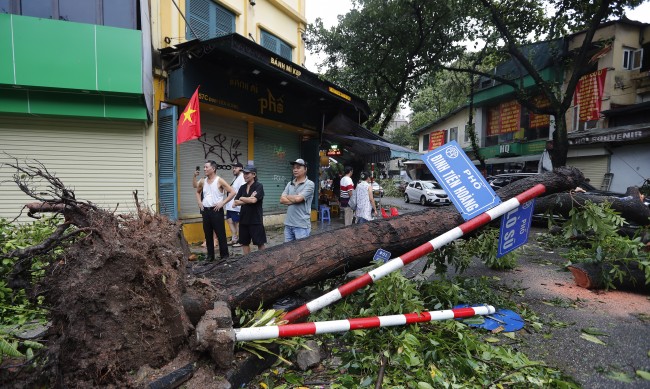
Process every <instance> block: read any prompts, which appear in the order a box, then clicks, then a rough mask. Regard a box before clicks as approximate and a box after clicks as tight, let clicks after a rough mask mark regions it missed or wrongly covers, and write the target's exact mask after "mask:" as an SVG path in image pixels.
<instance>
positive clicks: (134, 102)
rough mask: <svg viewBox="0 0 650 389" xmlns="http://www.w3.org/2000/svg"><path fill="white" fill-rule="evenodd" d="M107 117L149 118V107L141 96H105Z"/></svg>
mask: <svg viewBox="0 0 650 389" xmlns="http://www.w3.org/2000/svg"><path fill="white" fill-rule="evenodd" d="M104 103H105V104H106V112H105V115H106V117H107V118H122V119H137V120H147V109H146V107H145V105H144V101H143V100H142V98H140V97H121V96H119V97H118V96H104Z"/></svg>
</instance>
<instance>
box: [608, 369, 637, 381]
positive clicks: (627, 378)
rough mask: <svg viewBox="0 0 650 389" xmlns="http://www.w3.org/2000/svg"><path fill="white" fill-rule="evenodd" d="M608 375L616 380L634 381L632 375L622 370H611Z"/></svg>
mask: <svg viewBox="0 0 650 389" xmlns="http://www.w3.org/2000/svg"><path fill="white" fill-rule="evenodd" d="M607 377H609V378H611V379H613V380H616V381H621V382H627V383H630V382H633V381H634V379H633V378H632V377H630V376H629V375H627V374H626V373H624V372H622V371H610V372H609V373H607Z"/></svg>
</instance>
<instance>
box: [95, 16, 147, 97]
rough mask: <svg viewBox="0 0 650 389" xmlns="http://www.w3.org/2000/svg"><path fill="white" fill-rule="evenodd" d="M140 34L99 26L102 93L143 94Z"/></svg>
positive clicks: (98, 67)
mask: <svg viewBox="0 0 650 389" xmlns="http://www.w3.org/2000/svg"><path fill="white" fill-rule="evenodd" d="M141 58H142V39H141V37H140V31H134V30H126V29H123V28H114V27H103V26H97V73H98V75H99V77H98V79H97V81H98V90H100V91H109V92H126V93H142V63H141Z"/></svg>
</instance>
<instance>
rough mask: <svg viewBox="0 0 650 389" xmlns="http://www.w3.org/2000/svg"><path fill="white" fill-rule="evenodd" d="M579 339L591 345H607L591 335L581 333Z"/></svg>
mask: <svg viewBox="0 0 650 389" xmlns="http://www.w3.org/2000/svg"><path fill="white" fill-rule="evenodd" d="M580 337H581V338H582V339H584V340H588V341H590V342H592V343H596V344H602V345H603V346H604V345H606V344H607V343H605V342H603V341H602V340H600V339H598V338H597V337H595V336H593V335H589V334H585V333H582V334H580Z"/></svg>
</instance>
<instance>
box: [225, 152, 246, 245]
mask: <svg viewBox="0 0 650 389" xmlns="http://www.w3.org/2000/svg"><path fill="white" fill-rule="evenodd" d="M243 168H244V165H242V164H241V163H239V162H237V163H236V164H234V165H232V175H233V176H235V178H234V179H233V180H232V182H231V183H230V186H232V188H233V190H234V191H235V193H237V192H238V191H239V188H241V186H242V185H244V174H243V173H242V169H243ZM239 212H240V207H238V206H236V205H235V200H234V199H233V200H231V201H230V202H229V203H228V204H226V222H228V227H229V228H230V233H231V235H232V237H231V238H230V241H229V242H228V244H232V245H233V247H239V246H241V245H240V244H239V242H238V237H239Z"/></svg>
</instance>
